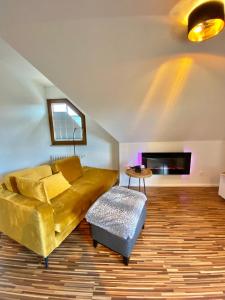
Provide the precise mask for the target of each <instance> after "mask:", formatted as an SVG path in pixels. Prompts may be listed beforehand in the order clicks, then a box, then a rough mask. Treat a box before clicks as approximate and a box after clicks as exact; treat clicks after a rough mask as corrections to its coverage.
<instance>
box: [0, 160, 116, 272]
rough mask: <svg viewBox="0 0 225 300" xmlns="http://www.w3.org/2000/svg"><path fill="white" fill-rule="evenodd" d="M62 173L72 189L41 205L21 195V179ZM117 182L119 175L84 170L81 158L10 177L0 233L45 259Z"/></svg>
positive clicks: (0, 209) (2, 191)
mask: <svg viewBox="0 0 225 300" xmlns="http://www.w3.org/2000/svg"><path fill="white" fill-rule="evenodd" d="M57 172H62V174H63V176H64V177H65V178H66V179H67V180H68V182H69V183H70V185H71V186H70V187H69V188H68V189H67V190H66V191H64V192H63V193H61V194H59V195H58V196H56V197H54V198H53V199H51V201H49V202H41V201H39V200H37V199H34V198H32V197H26V196H24V195H21V194H20V191H19V190H18V184H17V183H18V178H21V177H23V178H24V177H25V178H32V180H33V179H35V180H41V178H47V177H48V176H51V175H52V174H54V173H57ZM117 180H118V171H113V170H106V169H98V168H90V167H83V168H82V167H81V166H80V161H79V158H77V157H72V158H67V159H64V160H58V161H55V162H54V164H53V165H52V166H50V165H43V166H39V167H36V168H32V169H25V170H22V171H17V172H14V173H10V174H8V175H6V176H5V177H4V182H3V184H1V186H0V231H1V232H3V233H4V234H6V235H8V236H9V237H10V238H12V239H14V240H15V241H17V242H19V243H20V244H22V245H24V246H25V247H27V248H29V249H30V250H32V251H34V252H35V253H37V254H38V255H41V256H43V257H44V258H45V264H46V267H47V264H48V260H47V257H48V256H49V254H50V253H51V252H52V251H53V250H54V249H55V248H56V247H58V246H59V245H60V244H61V243H62V241H63V240H64V239H65V238H66V237H67V236H68V235H69V234H70V233H71V232H72V231H73V230H74V229H75V228H76V226H77V225H78V224H79V223H80V221H81V220H82V219H83V218H84V216H85V214H86V212H87V210H88V208H89V207H90V206H91V204H92V203H93V202H94V201H95V200H96V199H97V198H98V197H99V196H100V195H102V194H103V193H104V192H106V191H107V190H109V189H110V188H111V187H112V186H113V185H115V184H116V182H117Z"/></svg>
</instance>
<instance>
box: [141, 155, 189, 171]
mask: <svg viewBox="0 0 225 300" xmlns="http://www.w3.org/2000/svg"><path fill="white" fill-rule="evenodd" d="M142 164H143V165H145V167H146V168H150V169H151V170H152V173H153V174H156V175H188V174H190V166H191V153H190V152H185V153H184V152H145V153H142Z"/></svg>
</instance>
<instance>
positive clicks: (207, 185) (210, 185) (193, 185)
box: [120, 183, 219, 188]
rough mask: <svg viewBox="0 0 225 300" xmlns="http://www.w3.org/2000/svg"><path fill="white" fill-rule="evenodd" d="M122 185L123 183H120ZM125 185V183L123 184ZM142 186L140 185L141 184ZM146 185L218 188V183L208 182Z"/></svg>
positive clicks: (153, 185) (154, 185)
mask: <svg viewBox="0 0 225 300" xmlns="http://www.w3.org/2000/svg"><path fill="white" fill-rule="evenodd" d="M120 185H121V184H120ZM121 186H123V185H121ZM125 186H127V185H125ZM132 186H133V187H138V185H131V187H132ZM141 186H142V185H141ZM146 187H150V188H151V187H217V188H219V185H218V184H208V183H190V184H152V185H146Z"/></svg>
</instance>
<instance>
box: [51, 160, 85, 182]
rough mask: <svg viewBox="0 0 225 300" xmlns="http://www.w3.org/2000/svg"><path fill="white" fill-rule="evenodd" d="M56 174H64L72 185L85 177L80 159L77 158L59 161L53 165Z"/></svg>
mask: <svg viewBox="0 0 225 300" xmlns="http://www.w3.org/2000/svg"><path fill="white" fill-rule="evenodd" d="M53 170H54V171H55V172H62V174H63V176H64V177H65V178H66V179H67V180H68V181H69V182H70V183H71V182H73V181H75V180H76V179H78V178H79V177H81V176H82V175H83V169H82V167H81V164H80V159H79V157H77V156H73V157H69V158H65V159H61V160H57V161H55V162H54V163H53Z"/></svg>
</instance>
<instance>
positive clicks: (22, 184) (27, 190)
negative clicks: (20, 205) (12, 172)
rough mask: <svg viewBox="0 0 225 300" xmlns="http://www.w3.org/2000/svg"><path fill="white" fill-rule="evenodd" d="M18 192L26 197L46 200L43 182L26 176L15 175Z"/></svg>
mask: <svg viewBox="0 0 225 300" xmlns="http://www.w3.org/2000/svg"><path fill="white" fill-rule="evenodd" d="M16 184H17V187H18V190H19V193H20V194H21V195H23V196H25V197H28V198H34V199H37V200H39V201H41V202H48V198H47V194H46V190H45V186H44V183H43V182H41V181H39V180H34V179H31V178H27V177H16Z"/></svg>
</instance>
